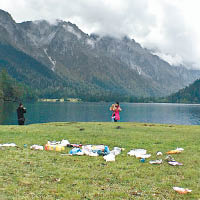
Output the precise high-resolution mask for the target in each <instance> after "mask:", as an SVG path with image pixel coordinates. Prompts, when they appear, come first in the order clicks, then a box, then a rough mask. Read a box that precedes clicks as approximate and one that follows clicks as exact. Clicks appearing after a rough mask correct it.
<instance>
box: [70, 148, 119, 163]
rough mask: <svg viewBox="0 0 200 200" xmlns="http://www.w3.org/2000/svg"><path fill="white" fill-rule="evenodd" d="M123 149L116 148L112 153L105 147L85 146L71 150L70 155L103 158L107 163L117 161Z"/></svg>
mask: <svg viewBox="0 0 200 200" xmlns="http://www.w3.org/2000/svg"><path fill="white" fill-rule="evenodd" d="M122 150H123V148H119V147H114V149H113V150H112V151H110V150H109V147H108V146H105V145H84V146H82V148H73V149H72V150H70V152H69V154H70V155H79V156H83V155H87V156H94V157H95V156H101V155H102V156H103V158H104V160H106V162H108V161H115V156H117V155H119V154H120V153H121V151H122Z"/></svg>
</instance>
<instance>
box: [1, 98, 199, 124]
mask: <svg viewBox="0 0 200 200" xmlns="http://www.w3.org/2000/svg"><path fill="white" fill-rule="evenodd" d="M110 105H111V103H84V102H83V103H70V102H56V103H53V102H36V103H24V106H25V107H26V108H27V113H26V114H25V118H26V122H25V124H34V123H46V122H67V121H78V122H89V121H101V122H110V121H111V114H112V113H111V111H109V107H110ZM17 106H18V105H17V104H15V103H2V104H0V124H1V125H2V124H3V125H6V124H17V115H16V108H17ZM120 106H121V108H122V109H123V111H122V112H121V115H120V116H121V120H120V121H121V122H145V123H148V122H149V123H164V124H188V125H200V105H189V104H149V103H148V104H145V103H121V104H120Z"/></svg>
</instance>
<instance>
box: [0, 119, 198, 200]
mask: <svg viewBox="0 0 200 200" xmlns="http://www.w3.org/2000/svg"><path fill="white" fill-rule="evenodd" d="M117 126H120V127H121V128H118V129H117V128H116V127H117ZM62 139H68V140H69V141H70V142H71V143H82V144H105V145H108V146H109V148H110V149H112V148H113V147H115V146H118V147H123V148H125V151H123V152H122V154H120V155H118V156H117V157H116V161H115V162H107V163H106V162H105V161H104V160H103V157H102V156H99V157H89V156H62V155H61V153H59V152H52V151H34V150H30V148H29V147H30V145H33V144H39V145H45V144H46V142H47V141H48V140H57V141H60V140H62ZM8 142H9V143H11V142H14V143H16V144H17V145H18V146H19V147H21V148H15V147H12V148H1V149H0V200H4V199H5V200H6V199H19V200H23V199H48V200H51V199H92V200H93V199H104V200H107V199H170V200H171V199H197V200H198V199H200V127H199V126H174V125H159V124H157V125H155V124H144V123H70V122H69V123H63V122H62V123H49V124H36V125H28V126H0V144H2V143H8ZM24 144H27V145H28V148H24V147H23V146H24ZM176 147H182V148H184V149H185V150H184V151H183V152H182V153H181V154H177V155H174V156H173V157H174V158H175V160H177V161H179V162H182V163H183V164H184V166H170V165H168V163H167V162H164V163H163V164H161V165H150V164H149V161H150V160H155V159H156V152H157V151H161V152H163V156H161V158H162V159H164V158H165V157H166V154H165V152H167V151H169V150H173V149H175V148H176ZM133 148H145V149H146V150H147V152H148V153H150V154H152V156H151V158H149V159H147V160H146V162H145V163H141V162H140V160H138V159H136V158H135V157H130V156H127V152H128V151H129V150H131V149H133ZM69 150H70V148H67V149H66V150H65V153H68V152H69ZM174 186H177V187H183V188H189V189H191V190H192V193H190V194H185V195H180V194H178V193H176V192H175V191H174V190H173V189H172V187H174Z"/></svg>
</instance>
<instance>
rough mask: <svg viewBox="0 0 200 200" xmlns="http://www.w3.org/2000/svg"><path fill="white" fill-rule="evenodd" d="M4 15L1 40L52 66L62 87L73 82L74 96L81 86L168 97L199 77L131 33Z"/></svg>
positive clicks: (118, 92)
mask: <svg viewBox="0 0 200 200" xmlns="http://www.w3.org/2000/svg"><path fill="white" fill-rule="evenodd" d="M2 13H4V11H2V10H0V33H1V34H0V42H1V43H6V44H9V45H11V46H13V47H14V48H16V49H18V50H19V51H22V52H23V53H25V54H27V55H28V56H30V57H32V58H33V59H35V60H37V62H39V63H41V64H42V65H43V66H44V67H46V68H48V69H49V70H51V71H52V72H53V73H54V74H55V76H57V79H56V82H58V85H59V82H60V80H63V81H64V82H65V83H64V82H63V85H62V84H60V87H61V88H62V87H63V88H65V87H66V85H69V84H68V83H69V82H71V83H72V84H71V86H70V87H71V88H73V90H76V92H74V95H75V96H76V95H77V96H78V95H79V92H78V90H81V89H80V88H81V87H83V88H93V89H94V88H95V89H94V90H97V92H96V93H107V94H108V96H109V94H111V93H112V94H113V95H114V94H116V95H128V96H146V97H148V96H167V95H169V94H170V93H172V92H175V91H177V90H179V89H181V88H183V87H184V86H186V85H188V84H189V83H191V82H193V81H194V80H195V79H197V78H199V77H200V71H199V70H188V69H186V68H181V69H180V68H179V67H173V66H170V65H169V64H168V63H167V62H165V61H163V60H161V59H160V58H159V57H158V56H155V55H152V54H151V53H150V51H148V50H147V49H143V48H142V47H141V45H140V44H138V43H136V42H135V40H134V39H130V38H128V37H123V38H121V39H119V38H113V37H111V36H104V37H101V36H98V35H95V34H91V35H88V34H86V33H84V32H83V31H81V30H80V29H79V28H78V27H77V26H76V25H75V24H72V23H70V22H65V21H62V20H60V21H57V22H56V23H55V24H50V23H49V22H47V21H45V20H41V21H35V22H32V21H27V22H22V23H16V22H15V21H14V20H13V19H12V17H11V15H9V13H6V12H5V13H4V14H2ZM2 16H3V17H2ZM6 16H7V17H6ZM5 19H6V20H5ZM44 69H45V68H44ZM14 76H15V75H14ZM14 78H15V77H14ZM61 82H62V81H61ZM73 83H74V85H75V86H74V87H76V85H79V86H77V87H78V89H77V88H74V87H73ZM89 90H90V89H89ZM85 92H86V93H87V92H88V89H86V91H85ZM54 93H55V90H54ZM83 93H84V91H83ZM69 95H70V94H69ZM88 95H92V94H88ZM66 96H67V94H66ZM92 96H95V92H94V95H92ZM97 96H98V95H97Z"/></svg>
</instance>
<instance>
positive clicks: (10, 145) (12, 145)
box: [0, 143, 17, 147]
mask: <svg viewBox="0 0 200 200" xmlns="http://www.w3.org/2000/svg"><path fill="white" fill-rule="evenodd" d="M16 146H17V145H16V144H15V143H5V144H0V147H16Z"/></svg>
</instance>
